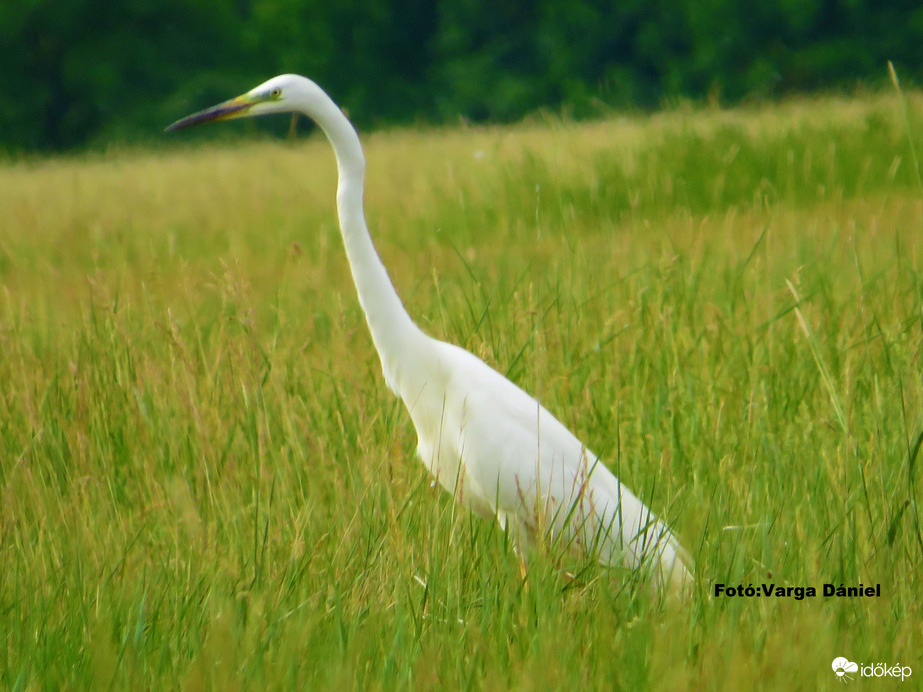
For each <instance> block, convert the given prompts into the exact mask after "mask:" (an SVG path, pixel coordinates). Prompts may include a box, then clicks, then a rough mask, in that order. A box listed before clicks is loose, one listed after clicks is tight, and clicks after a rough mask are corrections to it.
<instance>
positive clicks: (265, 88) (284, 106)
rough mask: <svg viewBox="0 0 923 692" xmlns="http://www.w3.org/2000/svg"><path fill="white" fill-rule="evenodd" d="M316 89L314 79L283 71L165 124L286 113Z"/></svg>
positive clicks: (178, 125) (176, 125) (179, 126)
mask: <svg viewBox="0 0 923 692" xmlns="http://www.w3.org/2000/svg"><path fill="white" fill-rule="evenodd" d="M315 90H318V91H319V89H318V87H317V85H316V84H314V82H312V81H311V80H309V79H306V78H305V77H300V76H298V75H291V74H284V75H279V76H278V77H273V78H272V79H270V80H269V81H267V82H263V83H262V84H260V85H259V86H258V87H256V88H254V89H251V90H250V91H248V92H247V93H246V94H242V95H240V96H238V97H237V98H233V99H231V100H230V101H225V102H224V103H219V104H218V105H217V106H212V107H211V108H206V109H205V110H204V111H199V112H198V113H193V114H192V115H187V116H186V117H185V118H182V119H180V120H177V121H176V122H175V123H173V124H172V125H170V126H169V127H167V131H168V132H169V131H171V130H181V129H183V128H184V127H191V126H192V125H200V124H202V123H212V122H217V121H219V120H232V119H234V118H249V117H252V116H254V115H266V114H268V113H288V112H291V111H294V110H301V109H302V108H303V106H304V103H305V101H306V100H310V98H311V96H312V92H313V91H315Z"/></svg>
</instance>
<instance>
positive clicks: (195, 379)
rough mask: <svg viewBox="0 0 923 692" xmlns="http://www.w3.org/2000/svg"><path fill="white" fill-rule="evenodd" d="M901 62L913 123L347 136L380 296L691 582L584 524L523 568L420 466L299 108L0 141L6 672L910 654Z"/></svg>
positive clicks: (409, 668)
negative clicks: (24, 148)
mask: <svg viewBox="0 0 923 692" xmlns="http://www.w3.org/2000/svg"><path fill="white" fill-rule="evenodd" d="M905 98H907V99H908V103H909V108H908V110H907V112H908V113H909V121H908V125H905V124H904V120H903V117H904V115H903V111H902V106H901V104H900V103H899V102H898V100H896V99H895V98H892V97H885V96H869V97H868V98H866V99H862V100H838V99H832V98H831V99H819V100H811V101H798V102H793V103H790V104H783V105H781V106H776V107H773V108H763V109H752V110H740V111H732V112H709V111H703V112H699V111H688V112H686V111H679V112H670V113H664V114H660V115H658V116H655V117H653V118H634V119H615V120H611V121H607V122H600V123H594V124H587V125H575V124H571V123H562V122H558V121H551V122H545V123H534V124H531V125H523V126H519V127H516V128H508V129H496V130H493V129H490V130H466V129H459V130H446V131H438V132H425V133H418V132H411V131H407V132H390V133H381V134H374V135H371V136H369V137H366V138H365V143H366V149H367V156H368V159H369V166H370V168H369V174H368V192H367V204H368V210H367V211H368V217H369V222H370V226H371V227H372V229H373V235H374V237H375V240H376V243H377V245H378V248H379V250H380V252H381V254H382V256H383V258H384V261H385V263H386V265H387V266H388V267H389V269H390V271H391V274H392V278H393V280H394V282H395V284H396V286H397V288H398V290H399V292H400V293H401V295H402V296H403V298H404V299H405V302H406V303H407V305H408V309H409V310H410V312H411V314H412V315H413V316H414V317H415V319H417V320H418V322H419V323H420V324H421V326H423V327H424V328H425V329H426V330H427V331H429V332H430V333H432V334H433V335H435V336H438V337H440V338H445V339H448V340H451V341H454V342H456V343H459V344H461V345H462V346H465V347H466V348H468V349H470V350H472V351H473V352H475V353H476V354H478V355H479V356H481V357H482V358H484V359H485V360H487V362H489V363H491V364H492V365H494V366H495V367H497V368H498V369H499V370H500V371H501V372H505V373H507V374H508V376H509V377H510V378H511V379H513V380H514V381H515V382H517V383H518V384H520V385H522V386H523V387H524V388H525V389H526V390H527V391H530V392H532V393H533V394H535V395H536V396H538V397H539V398H540V399H541V400H542V402H543V403H544V404H545V405H546V406H547V407H548V408H549V409H550V410H551V411H553V412H554V413H556V414H557V415H558V417H559V418H561V419H562V420H563V421H564V422H565V423H566V424H567V425H568V426H570V427H571V428H572V429H573V430H574V431H575V432H576V433H577V434H578V435H579V436H580V437H581V438H582V439H583V440H585V441H586V442H587V444H588V445H589V446H590V447H592V448H593V449H594V450H596V451H597V452H598V453H599V454H600V455H601V456H602V457H603V459H604V460H605V462H606V463H607V464H608V465H609V466H610V468H612V469H614V470H616V471H617V473H618V475H619V476H620V477H621V478H622V480H623V481H624V482H625V483H626V484H627V485H629V487H631V488H633V489H635V490H637V491H638V492H640V494H641V495H642V496H643V497H645V498H646V499H647V500H648V501H649V502H650V504H651V505H652V507H653V508H654V510H655V511H659V512H661V513H663V514H664V515H665V516H666V517H668V518H669V519H670V520H671V521H672V522H673V523H674V525H675V527H676V531H677V533H678V535H679V537H680V539H681V540H682V542H683V543H684V544H685V545H686V546H687V547H688V548H689V549H690V550H691V551H692V553H693V555H694V558H695V561H696V567H697V573H698V576H699V585H698V593H697V594H696V597H695V598H694V599H693V601H692V602H691V603H689V604H686V605H685V606H682V607H675V606H670V605H667V606H663V604H660V603H657V602H655V601H652V600H651V599H650V598H649V596H648V594H647V593H646V591H645V590H644V589H639V588H637V585H636V584H635V582H634V581H633V580H632V579H631V575H627V574H625V573H624V572H623V571H621V570H604V569H601V568H598V567H596V566H595V565H592V564H586V563H585V562H582V561H581V560H580V559H579V558H577V557H574V558H571V559H570V561H569V562H567V563H565V564H558V563H556V562H555V561H553V560H551V559H548V558H543V556H541V555H538V556H536V558H535V559H533V561H532V563H531V568H530V573H529V576H528V579H527V581H526V582H523V581H522V580H521V579H520V578H519V573H518V564H517V561H516V558H515V556H514V554H513V552H512V549H511V547H510V545H509V543H508V541H507V538H506V536H505V535H504V534H503V532H502V531H501V530H499V529H498V528H497V527H496V526H494V525H492V524H490V523H489V522H484V521H482V520H479V519H477V518H475V517H473V516H471V515H470V514H469V513H467V512H466V511H464V510H462V509H460V508H458V507H456V506H455V505H454V504H453V503H452V501H451V498H449V497H447V496H446V494H444V493H442V492H441V491H440V490H438V488H433V487H432V486H431V483H430V479H429V478H428V477H427V476H426V474H425V471H424V469H423V467H422V465H421V464H419V462H417V461H416V460H414V458H413V455H414V449H415V444H416V441H415V439H414V434H413V430H412V426H411V424H410V421H409V418H408V416H407V415H406V413H405V412H404V411H403V409H402V407H401V405H400V403H399V402H398V401H396V400H394V399H393V398H392V397H391V396H390V394H389V393H388V392H387V391H386V389H385V387H384V385H383V381H382V378H381V375H380V371H379V366H378V362H377V357H376V355H375V353H374V351H373V349H372V346H371V341H370V339H369V337H368V335H367V333H366V329H365V325H364V322H363V319H362V315H361V312H360V310H359V307H358V304H357V301H356V299H355V296H354V291H353V288H352V285H351V283H350V279H349V274H348V270H347V266H346V262H345V257H344V255H343V252H342V248H341V245H340V241H339V237H338V231H337V226H336V219H335V216H334V209H333V198H334V189H335V172H334V168H333V160H332V156H331V155H330V154H329V151H328V150H327V145H326V143H325V142H323V141H321V140H319V139H311V140H310V141H308V142H307V143H299V144H294V145H292V144H259V145H243V146H240V147H237V148H236V149H230V148H220V147H214V146H212V147H204V148H199V149H194V150H180V149H176V148H173V149H165V152H164V153H141V152H121V153H120V152H114V153H112V154H109V155H106V156H103V157H98V158H94V159H77V160H51V161H39V162H31V163H18V164H16V163H9V164H7V165H6V166H5V167H4V168H2V169H0V209H2V210H3V213H2V214H0V283H2V286H0V289H2V292H0V482H2V493H3V495H2V502H0V629H2V631H3V635H4V637H3V642H4V646H2V647H0V686H2V687H5V688H10V689H14V690H31V689H66V688H71V689H129V688H132V689H139V688H156V689H177V688H179V689H222V690H225V689H251V688H256V689H263V688H266V689H292V688H311V689H317V688H336V689H339V688H343V687H345V688H362V689H395V688H415V689H417V688H419V689H443V688H483V689H508V688H516V689H549V688H571V687H575V686H582V687H591V688H601V689H613V688H616V689H620V688H632V689H634V688H652V689H683V688H690V689H744V688H757V689H779V688H784V689H798V688H804V689H816V688H818V687H825V686H831V685H832V683H833V681H834V680H835V676H834V675H833V673H832V670H831V668H830V662H831V661H832V660H833V658H835V657H837V656H841V655H843V656H847V657H849V658H850V660H854V661H860V662H873V661H874V662H881V661H888V662H891V663H894V664H896V663H899V662H900V663H902V664H904V665H910V666H913V667H914V668H916V667H918V666H920V665H921V663H923V662H921V660H920V658H919V652H920V651H921V643H923V642H921V631H920V626H919V623H920V621H921V619H923V611H921V607H920V605H919V602H920V601H919V597H918V596H919V592H920V581H919V577H918V573H919V571H920V566H921V559H923V528H921V508H920V507H919V501H918V497H919V494H920V492H921V487H920V480H919V476H920V466H921V461H920V459H919V450H920V440H921V439H923V438H921V435H923V382H921V375H920V373H921V367H920V359H921V345H923V339H921V314H923V313H921V310H923V282H921V278H920V271H921V257H920V252H921V248H923V245H921V244H923V241H921V230H923V198H921V196H920V189H919V187H918V186H917V182H916V178H915V173H914V170H913V166H912V163H911V151H912V149H911V144H912V141H913V137H914V136H916V134H917V133H919V131H920V124H921V121H920V116H919V113H920V105H921V104H920V101H919V97H916V96H914V95H905ZM917 145H919V142H917ZM174 146H175V145H174ZM569 575H574V576H573V577H571V576H569ZM716 583H725V584H731V585H736V584H742V585H744V586H746V585H749V584H754V585H758V584H769V583H773V584H776V585H783V586H814V587H816V588H818V590H819V589H820V587H821V585H822V584H823V583H835V584H836V585H839V584H841V583H842V584H845V585H857V584H859V583H863V584H866V585H867V584H877V583H880V584H881V592H882V595H881V598H863V599H824V598H822V597H817V598H813V599H805V600H800V601H799V600H795V599H793V598H759V599H757V598H753V599H747V598H731V599H724V598H714V597H713V593H714V584H716ZM921 674H923V668H921V671H920V673H916V674H915V675H921Z"/></svg>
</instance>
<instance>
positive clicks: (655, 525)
mask: <svg viewBox="0 0 923 692" xmlns="http://www.w3.org/2000/svg"><path fill="white" fill-rule="evenodd" d="M281 112H298V113H303V114H304V115H306V116H308V117H309V118H311V119H312V120H314V121H315V122H316V123H317V124H318V125H319V126H320V128H321V129H322V130H323V131H324V133H325V134H326V135H327V138H328V139H329V140H330V143H331V144H332V145H333V149H334V152H335V154H336V162H337V171H338V175H339V179H338V185H337V212H338V215H339V221H340V231H341V233H342V236H343V244H344V245H345V247H346V254H347V257H348V259H349V266H350V270H351V271H352V276H353V280H354V282H355V285H356V290H357V292H358V294H359V302H360V303H361V305H362V309H363V311H364V312H365V318H366V321H367V322H368V326H369V330H370V331H371V333H372V341H373V342H374V344H375V348H376V349H377V351H378V355H379V357H380V358H381V367H382V372H383V373H384V378H385V381H386V382H387V384H388V387H390V388H391V390H392V391H393V392H394V393H395V394H397V395H398V396H400V397H401V399H402V400H403V401H404V404H405V405H406V406H407V410H408V412H409V413H410V417H411V419H412V420H413V423H414V426H415V427H416V430H417V436H418V441H419V442H418V446H417V454H418V455H419V457H420V459H421V460H422V462H423V463H424V464H425V465H426V467H427V468H428V469H429V471H430V473H432V474H433V476H435V477H436V478H437V479H438V481H439V483H440V484H441V485H442V487H443V488H445V489H446V490H447V491H449V492H450V493H452V494H453V495H454V496H455V498H456V499H457V500H458V501H459V502H460V503H461V504H463V505H465V506H467V507H470V508H471V509H472V510H473V511H474V512H476V513H477V514H479V515H481V516H482V517H485V518H490V519H493V518H496V519H497V520H498V521H499V522H500V524H501V526H503V528H504V529H505V530H506V531H508V533H509V535H510V536H511V538H512V539H513V541H514V545H515V546H516V547H517V553H518V554H519V556H520V559H521V560H522V561H523V565H524V564H525V562H524V561H525V558H526V555H527V553H528V548H529V545H530V544H531V542H532V541H535V540H553V541H556V542H557V543H558V545H565V546H571V547H573V548H576V549H578V550H584V551H588V552H589V553H591V554H592V555H594V556H596V557H597V558H598V559H599V560H600V561H601V562H602V563H604V564H607V565H616V564H622V565H626V566H628V567H631V568H637V569H643V570H645V571H647V572H648V573H649V574H650V578H651V579H652V581H653V583H654V584H655V585H656V587H657V588H659V589H662V590H667V591H669V592H675V593H678V592H682V591H684V590H685V589H686V587H688V586H691V584H692V579H693V578H692V575H691V573H690V570H689V569H688V567H687V565H688V558H687V557H686V554H685V552H684V551H683V549H682V548H681V546H680V545H679V542H678V541H677V540H676V538H675V537H674V535H673V533H672V532H671V531H670V529H669V528H668V527H667V526H666V525H665V524H664V523H663V522H662V521H661V520H659V519H658V518H657V517H655V516H654V514H653V513H652V512H651V511H650V510H649V509H648V508H647V507H646V506H645V505H644V503H642V502H641V501H640V500H639V499H638V498H637V497H635V495H634V494H632V493H631V491H629V490H628V488H626V487H625V486H623V485H622V484H621V483H620V482H619V480H618V479H617V478H616V477H615V476H614V475H613V474H612V473H610V472H609V470H608V469H607V468H606V467H605V466H604V465H603V464H602V463H601V462H600V461H599V459H598V458H597V457H596V456H595V455H594V454H593V453H592V452H590V451H589V450H588V449H587V448H586V447H585V446H584V445H583V444H582V443H581V442H580V440H578V439H577V438H576V437H575V436H574V435H573V434H571V432H570V431H569V430H568V429H567V428H566V427H565V426H564V425H563V424H561V423H560V422H559V421H558V420H557V419H556V418H555V417H554V416H553V415H551V413H549V412H548V411H547V410H546V409H545V408H544V407H543V406H542V405H541V404H539V403H538V402H537V401H536V400H535V399H533V398H532V397H531V396H529V395H528V394H526V393H525V392H524V391H523V390H522V389H520V388H519V387H517V386H516V385H515V384H513V383H512V382H510V381H509V380H507V379H506V378H505V377H503V375H501V374H500V373H498V372H497V371H496V370H494V369H493V368H491V367H490V366H488V365H487V364H485V363H484V362H483V361H481V360H480V359H478V358H477V357H476V356H474V355H472V354H471V353H468V352H467V351H465V350H463V349H461V348H459V347H458V346H454V345H452V344H448V343H445V342H442V341H438V340H436V339H433V338H431V337H430V336H428V335H426V334H424V333H423V331H421V330H420V329H419V328H418V327H417V326H416V324H414V322H413V320H412V319H411V318H410V316H409V315H408V314H407V311H406V310H405V309H404V306H403V304H402V303H401V300H400V298H399V297H398V295H397V292H396V291H395V290H394V287H393V285H392V284H391V280H390V279H389V277H388V273H387V271H386V270H385V267H384V265H383V264H382V263H381V259H380V258H379V256H378V253H377V252H376V251H375V247H374V246H373V244H372V239H371V237H370V236H369V231H368V228H367V227H366V222H365V213H364V210H363V203H362V195H363V189H364V178H365V158H364V156H363V153H362V147H361V145H360V143H359V136H358V135H357V134H356V131H355V130H354V129H353V127H352V125H351V124H350V122H349V120H347V118H346V116H345V115H343V113H342V112H341V111H340V109H339V108H338V107H337V106H336V104H335V103H334V102H333V100H332V99H331V98H330V97H329V96H328V95H327V94H326V93H325V92H324V91H323V90H322V89H321V88H320V87H319V86H317V85H316V84H315V83H314V82H312V81H311V80H309V79H306V78H305V77H300V76H297V75H281V76H278V77H274V78H273V79H270V80H269V81H267V82H265V83H263V84H261V85H260V86H258V87H256V88H254V89H252V90H250V91H248V92H247V93H246V94H243V95H242V96H238V97H237V98H234V99H231V100H230V101H225V102H224V103H221V104H218V105H217V106H214V107H212V108H208V109H206V110H204V111H200V112H198V113H195V114H193V115H190V116H188V117H186V118H183V119H181V120H178V121H177V122H175V123H173V124H172V125H170V126H169V127H168V128H167V130H178V129H181V128H184V127H189V126H191V125H197V124H200V123H206V122H214V121H218V120H229V119H232V118H243V117H250V116H256V115H264V114H269V113H281Z"/></svg>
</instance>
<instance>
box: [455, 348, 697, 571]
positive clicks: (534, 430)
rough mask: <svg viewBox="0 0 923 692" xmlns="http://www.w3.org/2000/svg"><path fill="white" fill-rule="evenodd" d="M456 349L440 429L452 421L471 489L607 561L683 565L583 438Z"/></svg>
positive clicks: (666, 535)
mask: <svg viewBox="0 0 923 692" xmlns="http://www.w3.org/2000/svg"><path fill="white" fill-rule="evenodd" d="M452 350H453V352H452V353H451V358H452V359H453V366H454V367H453V368H452V371H453V372H461V373H464V375H463V377H461V378H456V379H454V380H453V381H452V382H451V385H450V387H449V388H448V390H447V391H448V397H451V399H448V400H447V406H446V415H447V417H451V418H454V420H453V419H451V418H450V420H448V421H447V422H449V423H450V424H449V425H447V426H446V431H457V434H458V440H457V443H456V444H457V452H458V455H459V458H460V459H461V460H462V463H463V465H464V470H465V476H466V485H467V486H468V489H469V492H477V493H480V494H482V497H481V498H479V499H480V500H483V501H484V502H486V503H488V504H489V505H490V506H491V507H492V508H493V509H494V511H495V513H502V515H503V516H506V517H517V518H518V519H519V520H520V521H521V522H523V523H524V524H525V525H526V528H527V529H528V530H529V531H530V532H531V533H549V534H551V535H552V536H553V537H555V538H556V539H558V540H563V541H565V542H566V544H571V545H574V546H575V547H580V548H583V549H587V550H592V551H593V552H595V553H596V554H597V555H598V556H599V558H600V560H601V561H603V562H605V563H607V564H615V563H619V562H624V563H626V564H628V565H629V566H631V567H638V566H639V565H641V564H643V563H644V562H645V561H650V562H659V563H660V566H661V567H662V568H663V572H664V573H666V574H671V573H674V570H675V566H676V565H677V564H678V565H679V566H680V569H681V571H682V572H683V573H685V568H684V567H683V563H684V560H683V557H682V556H681V555H680V548H679V545H678V544H677V542H676V539H675V538H674V537H673V535H672V533H671V532H670V530H669V529H668V528H667V527H666V525H664V524H663V522H661V521H660V520H658V519H657V517H656V516H654V515H653V513H652V512H651V511H650V510H649V509H648V508H647V507H646V506H645V505H644V503H642V502H641V501H640V500H639V499H638V498H637V497H636V496H635V495H634V494H633V493H632V492H631V491H630V490H629V489H628V488H626V487H625V486H624V485H622V484H621V483H620V482H619V480H618V479H617V478H616V477H615V476H613V475H612V473H611V472H610V471H609V470H608V469H607V468H606V467H605V465H603V464H602V462H600V461H599V460H598V459H597V457H596V456H595V455H594V454H593V453H592V452H591V451H589V450H588V449H586V447H585V446H584V445H583V444H582V443H581V442H580V440H578V439H577V438H576V437H575V436H574V435H573V434H572V433H571V432H570V431H569V430H568V429H567V428H566V427H565V426H564V425H563V424H562V423H561V422H560V421H558V420H557V419H556V418H555V417H554V416H553V415H552V414H551V413H550V412H549V411H548V410H547V409H545V408H544V407H543V406H541V405H540V404H539V403H538V402H537V401H536V400H535V399H533V398H532V397H531V396H529V395H528V394H526V393H525V392H524V391H523V390H522V389H520V388H519V387H517V386H516V385H514V384H513V383H512V382H510V381H509V380H507V379H506V378H505V377H503V376H502V375H500V374H499V373H498V372H496V371H495V370H493V369H492V368H490V367H489V366H487V365H486V364H485V363H483V362H482V361H480V360H479V359H477V358H476V357H475V356H473V355H471V354H469V353H468V352H467V351H463V350H461V349H455V347H452ZM680 576H683V578H685V576H684V575H680Z"/></svg>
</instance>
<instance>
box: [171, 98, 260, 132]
mask: <svg viewBox="0 0 923 692" xmlns="http://www.w3.org/2000/svg"><path fill="white" fill-rule="evenodd" d="M257 103H258V101H257V100H254V99H252V98H251V97H250V96H248V95H247V94H244V95H243V96H238V97H237V98H233V99H231V100H230V101H225V102H224V103H219V104H218V105H217V106H212V107H211V108H206V109H205V110H204V111H199V112H198V113H193V114H192V115H187V116H186V117H185V118H180V119H179V120H177V121H176V122H175V123H173V124H172V125H170V126H168V127H167V128H166V130H164V131H165V132H172V131H173V130H182V129H183V128H185V127H192V126H193V125H201V124H202V123H214V122H218V121H219V120H231V119H233V118H242V117H243V116H245V115H246V114H247V111H249V110H250V109H251V108H252V107H253V106H255V105H256V104H257Z"/></svg>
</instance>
